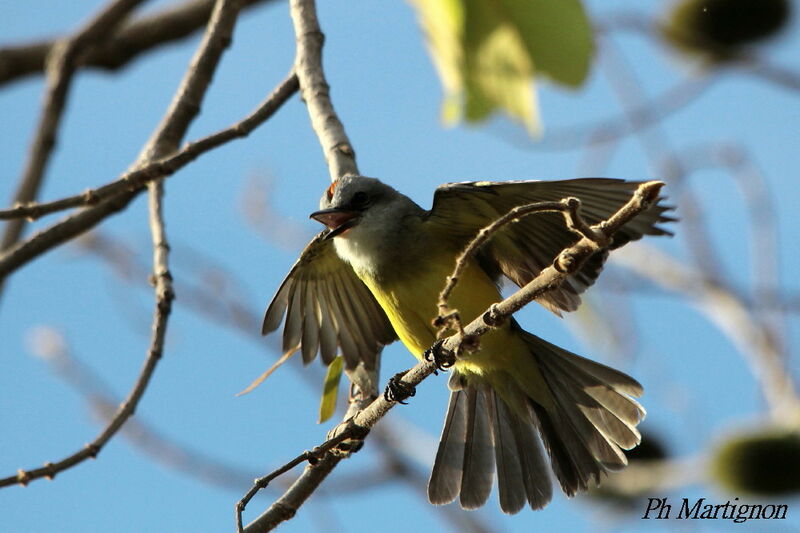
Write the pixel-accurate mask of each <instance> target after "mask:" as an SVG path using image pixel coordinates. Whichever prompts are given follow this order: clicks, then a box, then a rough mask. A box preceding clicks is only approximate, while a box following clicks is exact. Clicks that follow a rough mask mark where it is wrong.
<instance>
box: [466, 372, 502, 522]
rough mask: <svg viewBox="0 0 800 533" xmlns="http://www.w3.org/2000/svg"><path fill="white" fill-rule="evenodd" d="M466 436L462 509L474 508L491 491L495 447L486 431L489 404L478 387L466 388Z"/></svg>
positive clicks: (485, 498)
mask: <svg viewBox="0 0 800 533" xmlns="http://www.w3.org/2000/svg"><path fill="white" fill-rule="evenodd" d="M457 394H465V395H466V396H467V401H466V406H467V433H466V441H465V444H464V468H463V471H464V474H463V477H462V479H461V500H460V501H461V507H463V508H464V509H477V508H478V507H480V506H482V505H483V504H484V503H486V500H488V499H489V494H491V492H492V481H493V477H494V453H493V448H494V444H493V443H492V437H491V434H490V430H489V413H488V409H487V407H488V405H487V402H486V399H485V397H484V395H483V394H481V393H480V391H479V390H478V389H477V387H467V388H466V389H465V390H464V391H463V392H459V393H457Z"/></svg>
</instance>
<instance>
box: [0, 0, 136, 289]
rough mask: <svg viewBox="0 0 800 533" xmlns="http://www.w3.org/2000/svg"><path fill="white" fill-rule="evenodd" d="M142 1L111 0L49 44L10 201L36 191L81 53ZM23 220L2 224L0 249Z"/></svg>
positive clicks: (28, 198)
mask: <svg viewBox="0 0 800 533" xmlns="http://www.w3.org/2000/svg"><path fill="white" fill-rule="evenodd" d="M142 1H143V0H114V1H113V2H111V3H110V4H108V5H107V6H106V7H105V8H103V10H102V11H100V13H98V14H97V15H96V16H95V17H93V18H92V19H91V20H90V21H89V22H88V23H87V24H86V25H85V26H84V27H83V28H82V29H80V30H79V31H78V32H77V33H75V35H74V36H72V37H68V38H66V39H63V40H60V41H58V42H56V44H55V45H54V46H53V47H52V49H51V51H50V53H49V54H48V55H47V61H46V63H47V69H46V70H47V90H46V94H45V98H44V104H43V106H42V112H41V115H40V116H39V124H38V126H37V128H36V134H35V136H34V139H33V142H32V143H31V148H30V151H29V152H28V158H27V160H26V162H25V170H24V171H23V173H22V177H21V178H20V181H19V185H18V186H17V190H16V192H15V193H14V200H13V202H14V203H26V202H30V201H32V200H33V199H35V198H36V196H37V194H38V192H39V188H40V186H41V184H42V180H43V179H44V174H45V170H46V168H47V164H48V162H49V161H50V154H51V153H52V151H53V148H54V147H55V145H56V139H57V136H58V130H59V127H60V125H61V117H62V115H63V112H64V108H65V106H66V102H67V97H68V95H69V89H70V86H71V85H72V78H73V75H74V74H75V71H76V69H77V64H78V61H79V59H80V57H81V55H82V54H84V53H85V51H86V50H88V49H91V48H92V47H93V46H94V45H95V44H96V43H98V42H101V41H102V40H103V39H105V38H106V37H107V36H108V35H109V34H110V33H111V32H112V31H114V29H116V28H117V27H118V26H119V24H120V23H121V22H122V21H123V20H124V18H125V17H126V16H127V15H128V13H130V12H131V11H132V10H133V9H134V8H136V7H137V6H138V5H139V4H140V3H142ZM25 224H26V222H25V220H23V219H15V220H12V221H10V222H8V223H7V224H6V226H5V229H4V230H3V237H2V240H0V251H6V250H8V249H9V248H10V247H11V246H13V245H14V243H16V242H17V241H18V240H19V237H20V235H22V231H23V229H24V228H25ZM1 290H2V285H0V291H1Z"/></svg>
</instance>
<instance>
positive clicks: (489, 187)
mask: <svg viewBox="0 0 800 533" xmlns="http://www.w3.org/2000/svg"><path fill="white" fill-rule="evenodd" d="M639 184H640V183H639V182H629V181H624V180H619V179H609V178H582V179H574V180H562V181H508V182H488V181H484V182H480V181H479V182H465V183H449V184H445V185H443V186H441V187H439V188H438V189H437V190H436V194H435V196H434V202H433V207H432V208H431V211H430V212H429V215H428V217H429V218H428V219H429V220H430V221H431V222H433V223H434V224H437V223H438V224H441V225H442V226H443V227H447V228H448V229H447V231H448V235H451V234H452V235H453V237H454V238H456V239H460V240H461V241H462V242H463V245H466V243H467V242H469V240H471V239H472V238H473V237H474V236H475V234H476V233H477V232H478V231H479V230H480V229H481V228H482V227H484V226H486V225H488V224H490V223H491V222H493V221H494V220H495V219H497V218H499V217H500V216H502V215H504V214H505V213H507V212H508V211H510V210H511V209H512V208H514V207H516V206H519V205H523V204H527V203H532V202H541V201H558V200H561V199H563V198H566V197H569V196H574V197H577V198H579V199H580V200H581V205H582V208H581V214H582V215H583V217H584V219H586V221H587V222H588V223H590V224H595V223H597V222H599V221H600V220H603V219H605V218H607V217H608V216H610V215H611V214H612V213H614V212H615V211H617V210H618V209H619V208H620V207H622V206H623V205H624V204H625V203H626V202H627V201H628V200H629V199H630V197H631V195H632V194H633V192H634V191H635V190H636V188H637V187H638V186H639ZM661 200H662V198H659V202H660V201H661ZM670 209H671V207H669V206H665V205H663V204H661V203H658V202H657V203H656V205H654V206H652V207H651V208H650V209H649V210H648V211H646V212H644V213H641V214H640V215H639V216H637V217H636V218H635V219H633V220H632V221H631V222H629V223H628V224H627V225H625V226H624V227H623V228H621V229H620V230H619V231H618V232H617V233H616V235H615V236H614V238H613V241H612V243H611V245H610V248H611V249H614V248H618V247H620V246H622V245H624V244H625V243H627V242H630V241H632V240H636V239H639V238H641V237H642V235H669V234H670V232H669V231H667V230H665V229H664V228H662V227H660V226H659V224H661V223H666V222H670V221H672V220H674V219H673V218H671V217H669V216H668V215H666V212H667V211H669V210H670ZM578 239H579V237H578V236H577V235H576V234H575V233H573V232H572V231H570V230H569V229H568V228H567V227H566V224H565V223H564V220H563V216H562V215H561V214H559V213H539V214H534V215H531V216H528V217H525V218H523V219H521V220H520V221H519V222H517V223H515V224H512V225H509V226H507V227H506V228H505V229H504V230H502V231H500V232H498V234H497V235H495V236H494V237H493V238H492V240H491V241H490V242H489V243H488V244H487V245H486V246H484V248H483V249H482V251H481V252H480V254H479V259H480V261H481V265H482V266H483V267H484V269H486V270H487V271H488V272H489V274H490V275H493V276H499V275H500V274H502V275H505V276H506V277H508V278H509V279H511V280H512V281H513V282H514V283H516V284H517V285H519V286H522V285H525V284H526V283H528V282H529V281H531V280H532V279H533V278H534V277H536V275H537V274H538V273H539V272H540V271H541V270H542V269H544V268H545V267H547V266H548V265H550V264H552V262H553V260H554V259H555V257H556V255H557V254H558V253H559V252H560V251H561V250H563V249H564V248H565V247H567V246H569V245H570V244H572V243H574V242H576V241H577V240H578ZM606 257H607V252H599V253H598V254H596V255H595V256H594V257H592V258H590V259H589V260H588V261H587V262H586V264H585V265H584V266H583V268H582V269H581V270H580V271H579V272H578V273H576V274H575V275H574V276H572V277H571V278H570V279H569V280H568V281H567V282H566V283H564V284H563V285H562V286H561V287H560V288H558V289H556V290H554V291H551V292H549V293H548V294H546V295H545V296H543V297H542V298H540V299H539V300H538V301H539V303H540V304H542V305H543V306H545V307H546V308H548V309H549V310H551V311H553V312H555V313H556V314H558V313H559V312H560V311H573V310H574V309H576V308H577V307H578V305H579V303H580V296H579V295H580V294H581V293H582V292H583V291H584V290H586V288H587V287H589V286H590V285H592V284H593V283H594V281H595V280H596V279H597V277H598V276H599V274H600V271H601V270H602V268H603V265H604V263H605V260H606Z"/></svg>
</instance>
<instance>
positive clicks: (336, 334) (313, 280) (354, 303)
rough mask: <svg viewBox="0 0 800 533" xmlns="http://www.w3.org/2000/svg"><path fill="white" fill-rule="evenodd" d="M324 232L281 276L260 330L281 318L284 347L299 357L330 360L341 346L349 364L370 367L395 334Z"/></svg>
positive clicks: (273, 325)
mask: <svg viewBox="0 0 800 533" xmlns="http://www.w3.org/2000/svg"><path fill="white" fill-rule="evenodd" d="M326 234H327V231H323V232H322V233H320V234H318V235H317V236H316V237H314V238H313V239H312V240H311V242H310V243H309V244H308V245H307V246H306V248H305V249H304V250H303V253H302V254H301V255H300V258H299V259H298V260H297V262H296V263H295V264H294V266H293V267H292V269H291V270H290V271H289V274H288V275H287V276H286V279H284V280H283V283H282V284H281V286H280V288H279V289H278V291H277V293H276V294H275V297H274V298H273V299H272V302H271V303H270V304H269V306H268V307H267V311H266V313H265V315H264V323H263V325H262V328H261V332H262V334H264V335H266V334H268V333H271V332H273V331H275V330H276V329H278V327H280V325H281V322H282V321H283V319H284V316H285V317H286V319H285V321H284V330H283V349H284V351H287V350H290V349H294V348H296V347H297V346H298V345H299V346H300V348H301V351H302V354H303V362H304V363H309V362H311V361H312V360H313V359H314V358H315V357H316V355H317V353H321V357H322V361H323V362H324V363H325V364H328V363H330V362H331V361H332V360H333V359H334V357H335V356H336V348H337V346H339V347H341V349H342V352H343V354H342V355H343V356H344V358H345V364H346V366H347V367H348V368H353V367H355V366H356V365H357V364H358V363H359V362H363V363H364V364H365V365H366V366H367V368H375V365H376V359H377V355H378V353H380V351H381V349H382V348H383V346H385V345H386V344H389V343H391V342H392V341H394V340H395V339H397V334H396V333H395V331H394V329H393V328H392V325H391V324H390V323H389V319H388V318H387V316H386V313H384V311H383V309H381V307H380V305H379V304H378V302H377V301H376V300H375V298H374V297H373V296H372V293H371V292H370V291H369V289H368V288H367V286H366V285H364V283H363V282H362V281H361V280H360V279H358V277H357V276H356V274H355V272H353V269H352V268H350V266H349V265H348V264H346V263H345V262H344V261H342V260H341V258H339V256H338V255H337V254H336V251H335V250H334V249H333V243H332V241H330V240H326V239H324V237H325V235H326Z"/></svg>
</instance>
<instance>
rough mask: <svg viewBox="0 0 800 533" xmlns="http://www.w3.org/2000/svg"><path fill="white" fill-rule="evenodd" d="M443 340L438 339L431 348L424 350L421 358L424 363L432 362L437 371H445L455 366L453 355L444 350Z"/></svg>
mask: <svg viewBox="0 0 800 533" xmlns="http://www.w3.org/2000/svg"><path fill="white" fill-rule="evenodd" d="M443 344H444V339H439V340H438V341H436V342H434V343H433V346H431V347H430V348H428V349H427V350H425V353H423V354H422V357H423V358H424V359H425V360H426V361H433V363H434V364H435V365H436V369H437V370H447V369H448V368H450V367H451V366H453V365H454V364H456V357H455V354H454V353H453V352H452V351H450V350H447V349H445V348H444V346H443Z"/></svg>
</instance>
